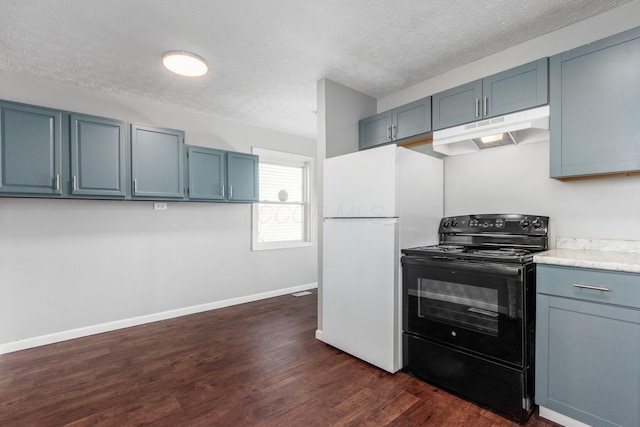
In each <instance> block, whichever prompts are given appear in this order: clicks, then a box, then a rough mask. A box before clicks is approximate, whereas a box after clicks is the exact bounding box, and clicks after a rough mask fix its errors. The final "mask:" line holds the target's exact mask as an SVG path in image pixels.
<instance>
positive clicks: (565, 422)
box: [538, 406, 591, 427]
mask: <svg viewBox="0 0 640 427" xmlns="http://www.w3.org/2000/svg"><path fill="white" fill-rule="evenodd" d="M538 415H540V416H541V417H542V418H545V419H547V420H549V421H553V422H554V423H557V424H560V425H562V426H564V427H591V426H590V425H589V424H585V423H583V422H580V421H578V420H574V419H573V418H570V417H567V416H566V415H562V414H561V413H559V412H556V411H553V410H551V409H549V408H545V407H544V406H540V407H539V408H538Z"/></svg>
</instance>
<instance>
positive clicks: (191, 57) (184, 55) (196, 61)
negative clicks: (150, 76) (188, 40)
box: [162, 50, 209, 77]
mask: <svg viewBox="0 0 640 427" xmlns="http://www.w3.org/2000/svg"><path fill="white" fill-rule="evenodd" d="M162 65H164V67H165V68H166V69H167V70H169V71H171V72H172V73H176V74H178V75H180V76H185V77H200V76H204V75H205V74H207V71H209V66H208V65H207V61H205V60H204V59H203V58H201V57H200V56H198V55H196V54H194V53H191V52H185V51H181V50H172V51H170V52H166V53H165V54H164V55H162Z"/></svg>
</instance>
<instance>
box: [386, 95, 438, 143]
mask: <svg viewBox="0 0 640 427" xmlns="http://www.w3.org/2000/svg"><path fill="white" fill-rule="evenodd" d="M392 115H393V124H392V125H391V126H392V134H393V135H392V136H393V140H394V141H395V140H399V139H403V138H409V137H412V136H415V135H420V134H421V133H427V132H429V131H430V130H431V97H430V96H429V97H426V98H423V99H419V100H418V101H415V102H411V103H409V104H407V105H403V106H402V107H398V108H394V109H393V110H392Z"/></svg>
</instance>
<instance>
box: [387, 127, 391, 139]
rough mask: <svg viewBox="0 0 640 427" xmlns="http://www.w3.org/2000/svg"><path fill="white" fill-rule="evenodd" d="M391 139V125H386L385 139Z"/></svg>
mask: <svg viewBox="0 0 640 427" xmlns="http://www.w3.org/2000/svg"><path fill="white" fill-rule="evenodd" d="M390 140H391V126H387V141H390Z"/></svg>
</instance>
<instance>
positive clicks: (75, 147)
mask: <svg viewBox="0 0 640 427" xmlns="http://www.w3.org/2000/svg"><path fill="white" fill-rule="evenodd" d="M125 151H126V123H125V122H121V121H118V120H111V119H104V118H100V117H91V116H84V115H79V114H72V115H71V194H73V195H82V196H116V197H124V196H125Z"/></svg>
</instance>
